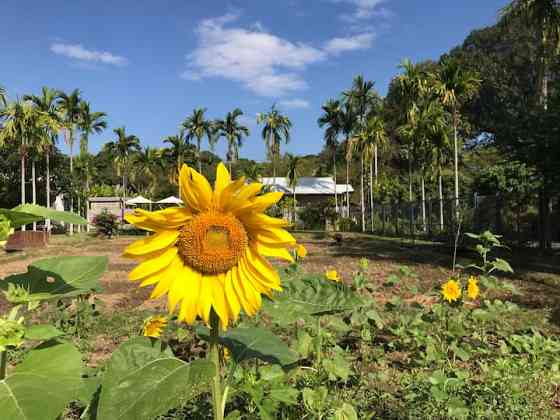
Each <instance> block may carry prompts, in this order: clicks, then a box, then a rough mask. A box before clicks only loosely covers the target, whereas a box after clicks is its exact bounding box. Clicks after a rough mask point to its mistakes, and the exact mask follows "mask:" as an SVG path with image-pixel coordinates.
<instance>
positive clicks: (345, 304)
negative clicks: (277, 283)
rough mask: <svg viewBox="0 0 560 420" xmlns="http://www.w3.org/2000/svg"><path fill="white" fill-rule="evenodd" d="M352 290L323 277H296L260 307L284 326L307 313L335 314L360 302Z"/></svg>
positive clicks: (309, 314)
mask: <svg viewBox="0 0 560 420" xmlns="http://www.w3.org/2000/svg"><path fill="white" fill-rule="evenodd" d="M362 303H363V301H362V300H361V299H360V298H359V297H358V295H357V294H356V293H354V291H352V289H350V288H349V287H347V286H345V285H343V284H340V283H333V282H331V281H328V280H325V279H323V278H322V277H307V278H302V279H296V280H292V281H289V282H286V283H285V284H284V290H283V291H282V292H281V293H277V294H275V295H274V298H273V300H272V301H270V300H267V301H264V303H263V310H264V312H266V313H267V314H268V315H270V316H271V317H272V319H273V321H274V322H276V323H277V324H279V325H283V326H287V325H289V324H291V323H293V322H295V321H297V320H298V319H301V318H305V317H306V316H315V315H325V314H335V313H339V312H344V311H347V310H351V309H354V308H358V307H360V306H361V305H362Z"/></svg>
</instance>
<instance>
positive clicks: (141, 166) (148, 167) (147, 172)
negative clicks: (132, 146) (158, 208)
mask: <svg viewBox="0 0 560 420" xmlns="http://www.w3.org/2000/svg"><path fill="white" fill-rule="evenodd" d="M134 168H135V173H136V174H137V175H138V178H139V179H141V180H142V181H147V182H146V186H147V188H148V191H149V194H150V199H154V197H155V190H156V188H157V183H158V174H159V173H160V172H161V171H162V170H163V163H162V151H161V150H159V149H154V148H151V147H145V148H144V150H142V151H140V152H139V153H137V154H136V155H135V159H134Z"/></svg>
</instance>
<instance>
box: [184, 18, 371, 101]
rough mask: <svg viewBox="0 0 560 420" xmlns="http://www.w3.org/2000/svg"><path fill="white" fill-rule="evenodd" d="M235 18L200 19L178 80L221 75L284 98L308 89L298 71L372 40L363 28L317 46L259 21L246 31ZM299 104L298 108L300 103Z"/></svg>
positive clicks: (263, 92)
mask: <svg viewBox="0 0 560 420" xmlns="http://www.w3.org/2000/svg"><path fill="white" fill-rule="evenodd" d="M238 19H239V15H237V14H227V15H224V16H221V17H218V18H211V19H205V20H203V21H202V22H200V24H199V25H198V26H197V28H196V29H195V33H196V35H197V38H198V43H197V46H196V48H195V49H194V50H193V51H192V52H191V53H190V54H188V55H187V68H186V69H185V71H183V73H182V74H181V77H182V78H183V79H186V80H201V79H204V78H208V77H220V78H224V79H227V80H232V81H235V82H239V83H241V84H242V85H243V86H245V87H246V88H247V89H249V90H251V91H252V92H254V93H256V94H257V95H260V96H267V97H283V96H286V95H288V94H290V93H293V92H297V91H301V90H303V89H306V88H307V86H308V85H307V82H306V81H305V79H304V78H303V75H302V73H303V72H304V70H305V69H306V68H307V67H308V66H309V65H312V64H315V63H318V62H321V61H324V60H326V59H327V58H329V57H330V56H333V55H337V54H340V53H342V52H345V51H354V50H359V49H365V48H368V47H369V46H371V44H372V42H373V40H374V38H375V35H374V33H373V32H366V33H362V34H358V35H355V36H351V37H348V38H334V39H331V40H329V41H328V42H327V43H326V44H325V46H324V48H317V47H313V46H311V45H308V44H306V43H303V42H292V41H289V40H286V39H284V38H281V37H279V36H276V35H274V34H272V33H270V32H267V31H266V30H265V29H264V28H263V26H262V25H260V24H259V23H258V22H257V23H255V24H253V25H250V26H249V28H250V29H245V28H242V27H239V26H231V25H229V26H228V24H231V23H233V22H236V21H237V20H238ZM298 105H299V107H303V103H302V102H300V103H299V104H297V105H295V106H298ZM292 106H294V104H292Z"/></svg>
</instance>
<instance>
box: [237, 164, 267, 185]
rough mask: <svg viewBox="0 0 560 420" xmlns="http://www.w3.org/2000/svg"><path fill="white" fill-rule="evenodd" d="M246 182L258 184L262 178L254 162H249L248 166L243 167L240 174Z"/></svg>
mask: <svg viewBox="0 0 560 420" xmlns="http://www.w3.org/2000/svg"><path fill="white" fill-rule="evenodd" d="M241 175H243V176H244V177H245V178H247V180H248V181H251V182H260V180H261V177H262V172H261V168H260V167H259V165H258V164H257V163H255V162H251V163H250V164H249V165H247V166H245V167H244V168H243V170H242V172H241Z"/></svg>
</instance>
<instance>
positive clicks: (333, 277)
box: [325, 270, 342, 283]
mask: <svg viewBox="0 0 560 420" xmlns="http://www.w3.org/2000/svg"><path fill="white" fill-rule="evenodd" d="M325 277H326V278H327V280H330V281H334V282H336V283H339V282H340V281H341V280H342V279H341V278H340V276H339V275H338V273H337V271H336V270H327V271H326V272H325Z"/></svg>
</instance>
